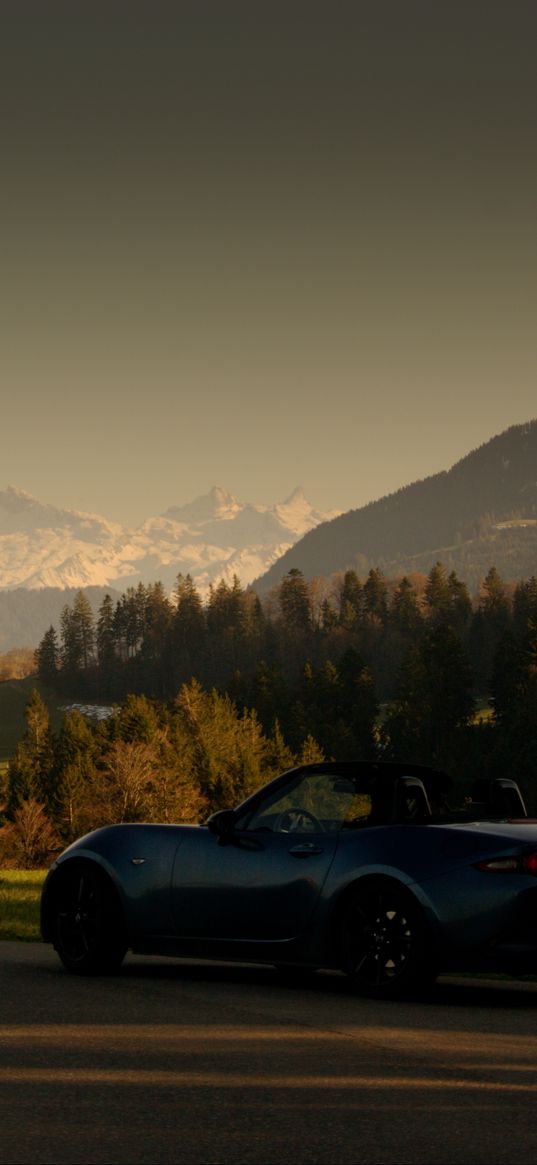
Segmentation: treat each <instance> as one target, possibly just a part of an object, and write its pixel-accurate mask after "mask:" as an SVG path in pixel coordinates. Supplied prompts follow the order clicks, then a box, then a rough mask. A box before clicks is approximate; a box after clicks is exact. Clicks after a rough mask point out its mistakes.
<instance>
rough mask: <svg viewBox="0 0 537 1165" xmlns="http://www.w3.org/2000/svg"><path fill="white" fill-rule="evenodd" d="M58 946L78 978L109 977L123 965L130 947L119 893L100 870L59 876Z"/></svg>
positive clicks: (82, 868)
mask: <svg viewBox="0 0 537 1165" xmlns="http://www.w3.org/2000/svg"><path fill="white" fill-rule="evenodd" d="M54 946H55V948H56V950H57V952H58V954H59V956H60V959H61V961H62V963H63V964H64V966H65V967H67V970H68V971H72V972H73V973H74V974H76V975H99V974H109V973H111V972H113V971H116V970H117V969H118V967H119V966H120V965H121V963H122V961H123V959H124V957H125V953H126V950H127V943H126V941H125V936H124V928H123V924H122V919H121V916H120V911H119V907H118V903H117V899H116V894H115V890H114V888H113V886H112V885H111V883H110V882H109V881H108V879H107V878H106V876H105V875H103V874H102V873H101V872H100V870H98V869H97V868H96V867H92V866H91V865H89V864H87V865H77V866H74V867H73V868H72V869H66V870H65V871H62V872H61V873H60V874H59V875H58V883H57V886H56V888H55V899H54Z"/></svg>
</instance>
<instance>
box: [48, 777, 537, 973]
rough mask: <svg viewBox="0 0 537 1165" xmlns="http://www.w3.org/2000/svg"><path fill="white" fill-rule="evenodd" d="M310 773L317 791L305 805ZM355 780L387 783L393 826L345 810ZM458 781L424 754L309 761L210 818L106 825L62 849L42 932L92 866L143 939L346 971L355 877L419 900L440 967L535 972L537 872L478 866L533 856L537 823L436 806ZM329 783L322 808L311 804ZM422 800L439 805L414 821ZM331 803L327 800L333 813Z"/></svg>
mask: <svg viewBox="0 0 537 1165" xmlns="http://www.w3.org/2000/svg"><path fill="white" fill-rule="evenodd" d="M420 774H422V775H420ZM422 776H423V780H422ZM429 778H430V779H429ZM308 781H309V782H310V787H308V790H307V791H308V797H309V798H310V800H307V799H304V797H303V804H298V805H296V804H294V802H295V801H299V800H300V797H301V796H302V794H303V791H304V789H305V788H306V786H307V782H308ZM349 782H350V783H351V784H352V787H353V789H354V790H355V791H356V790H358V793H357V796H358V799H359V801H360V805H361V804H362V802H363V800H364V797H366V794H367V790H368V789H373V790H374V789H377V790H378V789H379V788H380V790H381V795H380V796H379V801H378V804H380V805H381V806H382V807H383V808H382V812H383V813H384V815H385V819H384V820H383V821H382V822H381V823H377V817H375V812H374V811H375V805H374V797H373V801H372V810H371V817H370V818H369V819H367V820H366V821H365V822H364V820H363V818H362V817H361V816H359V817H358V818H352V819H349V820H348V821H347V820H345V821H343V818H342V820H341V821H339V822H338V821H337V820H336V812H341V813H343V810H338V809H337V805H338V804H339V803H341V804H343V802H345V798H346V797H347V793H346V789H347V786H348V787H349V788H350V784H349ZM401 782H402V785H401ZM405 782H406V784H405ZM446 784H447V780H446V778H445V775H444V774H438V773H435V772H434V770H420V769H418V766H395V765H392V766H390V765H385V766H380V765H367V764H360V763H359V762H356V764H349V763H347V764H345V765H336V764H334V763H330V764H325V765H312V766H303V767H302V768H300V769H296V770H291V772H290V773H287V774H282V776H281V777H279V778H277V779H276V781H273V782H271V783H270V784H269V785H268V786H266V787H265V788H264V789H262V790H259V791H258V792H257V793H256V794H254V796H253V797H250V798H248V800H247V801H246V802H244V803H243V804H242V805H241V806H239V807H238V808H237V809H236V810H234V811H232V812H231V813H225V814H222V813H220V814H216V815H215V817H214V819H211V821H210V822H209V823H208V825H187V826H174V825H150V824H143V823H142V824H123V825H112V826H108V827H104V828H102V829H99V830H96V831H95V832H94V833H91V834H87V835H86V836H85V837H83V838H81V839H79V840H78V841H76V842H75V843H73V845H71V846H70V847H69V848H68V849H67V850H65V851H64V853H63V854H61V855H60V857H59V858H58V859H57V861H56V862H55V863H54V865H53V867H52V868H51V871H50V872H49V875H48V877H47V880H46V883H45V886H44V889H43V896H42V933H43V937H44V939H45V940H46V941H53V942H56V939H55V928H54V910H55V902H56V897H57V887H58V885H59V879H60V878H62V877H63V878H64V877H65V876H66V875H67V876H68V875H69V871H70V870H74V869H75V868H76V869H79V868H80V869H81V868H86V867H87V866H88V865H92V866H96V867H98V869H99V870H100V871H101V872H102V874H103V876H105V877H106V878H107V879H109V883H110V886H111V887H113V889H114V891H115V893H116V894H117V899H118V902H119V903H120V912H121V920H122V925H123V926H124V927H125V935H126V944H127V946H129V947H130V948H131V949H132V950H134V951H146V952H154V953H161V954H175V955H190V956H195V957H203V958H227V959H230V958H231V959H233V958H237V959H241V960H245V959H246V960H247V959H250V960H253V961H256V962H275V963H303V964H304V965H313V966H326V967H338V966H340V950H339V945H338V937H337V936H338V933H339V932H338V927H339V926H340V919H341V916H342V911H343V910H344V908H345V904H346V903H347V902H348V901H349V900H350V899H351V898H352V895H353V894H354V893H355V891H356V889H357V887H362V886H370V885H375V886H380V885H383V886H384V885H391V886H397V887H399V890H400V893H404V894H406V895H407V900H408V901H409V902H410V901H412V902H414V903H415V904H416V907H417V908H419V912H420V915H421V916H422V918H423V922H424V926H425V928H426V932H427V942H428V946H429V948H430V950H431V952H434V958H435V960H436V961H437V962H438V964H439V966H445V967H447V966H450V965H452V964H457V965H461V966H471V965H472V966H473V965H474V964H475V965H480V966H483V967H485V966H489V965H490V966H495V965H496V966H498V967H500V966H504V965H506V966H508V965H512V966H517V967H522V968H523V969H526V970H533V969H537V877H535V874H533V873H531V872H527V871H526V870H524V869H516V870H513V871H509V872H505V871H503V870H501V871H499V872H491V871H489V870H486V871H484V870H483V869H482V868H479V866H478V863H480V862H481V863H482V862H483V861H486V860H488V859H490V858H494V859H498V858H502V857H504V856H505V857H510V856H511V855H515V856H516V855H521V854H523V853H525V852H527V851H530V850H531V851H535V852H537V824H536V823H534V822H529V821H528V820H518V821H508V820H506V819H497V820H489V821H487V820H484V819H483V818H482V817H481V819H479V820H474V821H472V820H471V819H470V820H468V819H465V820H458V819H457V812H455V813H454V814H452V816H453V817H454V818H455V819H454V820H449V818H448V817H442V816H440V817H434V816H433V814H432V812H431V810H430V808H429V802H433V801H434V799H435V798H436V796H437V794H438V793H439V792H442V791H443V790H444V789H445V787H446ZM509 784H510V785H512V782H510V783H509ZM392 785H393V788H392ZM422 785H423V789H422V788H421V786H422ZM321 786H322V788H321ZM317 787H319V788H320V789H321V792H322V797H321V796H319V801H318V805H317V806H316V807H317V810H318V813H317V815H316V814H315V812H312V811H311V810H310V809H308V808H306V807H305V804H306V802H307V804H308V805H310V804H311V797H312V794H311V789H313V790H314V791H315V789H316V788H317ZM401 788H402V789H403V792H402V794H401ZM327 790H328V793H327ZM422 792H423V798H422V799H421V800H419V798H418V799H417V798H416V794H417V793H419V796H420V797H421V794H422ZM508 793H509V796H510V797H512V795H513V790H512V788H509V789H508ZM328 794H329V795H330V796H328ZM502 795H503V793H502ZM323 797H324V801H323V799H322V798H323ZM327 797H328V801H327ZM330 797H332V801H330ZM349 797H350V794H349ZM338 798H339V801H338ZM405 798H406V800H405ZM348 800H349V798H348V797H347V801H348ZM418 801H419V806H420V807H421V809H422V808H423V805H425V806H426V811H427V815H426V816H425V817H424V818H423V819H420V820H419V821H414V820H407V819H406V818H405V816H404V815H405V814H406V813H407V811H408V810H409V806H410V809H411V810H412V812H414V811H415V808H416V804H418ZM422 803H423V804H422ZM353 804H355V802H353ZM282 805H283V806H284V809H283V810H282ZM319 805H324V806H325V807H326V805H329V807H328V809H327V811H326V815H325V816H324V817H322V818H321V816H320V810H319ZM314 808H315V805H314ZM421 809H420V811H421ZM377 810H378V805H377ZM424 812H425V811H424ZM442 813H444V809H442ZM398 814H399V816H400V817H401V819H398Z"/></svg>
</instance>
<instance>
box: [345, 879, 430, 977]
mask: <svg viewBox="0 0 537 1165" xmlns="http://www.w3.org/2000/svg"><path fill="white" fill-rule="evenodd" d="M340 943H341V967H342V970H343V971H344V972H345V973H346V974H347V975H348V976H349V979H350V980H351V982H352V985H353V986H354V987H355V989H356V990H357V991H360V992H361V993H363V994H367V995H376V996H379V997H382V996H397V995H403V994H408V993H411V992H412V991H415V990H416V989H419V988H422V987H424V986H425V985H427V984H430V983H432V982H433V981H434V979H435V978H436V973H437V972H436V968H435V964H434V959H433V956H432V951H431V944H430V941H429V938H428V934H427V927H426V923H425V919H424V916H423V913H422V911H421V909H420V907H419V905H418V903H417V902H416V901H415V899H414V898H413V897H412V896H411V894H410V893H409V892H408V891H407V890H405V888H404V887H403V886H401V885H400V884H399V883H398V882H395V881H393V880H392V879H389V878H379V879H370V880H364V883H363V885H357V886H356V887H355V888H354V890H353V891H352V892H351V894H350V896H349V899H348V901H347V903H346V906H345V908H344V910H343V914H342V917H341V925H340Z"/></svg>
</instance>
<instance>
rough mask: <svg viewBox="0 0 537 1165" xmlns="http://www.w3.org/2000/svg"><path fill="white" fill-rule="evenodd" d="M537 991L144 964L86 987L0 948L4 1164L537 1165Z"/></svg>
mask: <svg viewBox="0 0 537 1165" xmlns="http://www.w3.org/2000/svg"><path fill="white" fill-rule="evenodd" d="M536 1035H537V984H533V983H520V984H512V983H502V982H489V983H486V982H484V981H483V980H471V979H456V980H454V979H448V978H444V979H442V980H440V981H439V983H438V985H437V986H436V987H435V988H434V989H433V990H432V991H431V992H430V993H429V995H428V997H427V998H426V999H424V1000H420V1001H419V1002H411V1003H387V1002H382V1003H378V1002H372V1001H369V1000H365V999H360V998H356V997H354V996H353V995H352V994H350V993H349V991H348V988H347V986H346V983H345V981H344V980H343V978H340V977H339V976H335V975H318V976H313V977H312V978H310V979H309V980H307V981H306V982H305V983H303V984H301V985H298V984H296V983H286V982H283V981H282V980H281V979H280V978H279V977H278V975H277V973H276V972H274V971H272V970H270V969H265V968H251V967H250V968H246V967H242V966H241V967H238V966H237V967H233V966H230V965H218V966H217V965H210V964H203V963H197V964H196V963H192V962H190V963H186V962H184V963H180V962H174V961H172V960H166V959H146V958H141V957H134V956H131V957H129V958H128V959H127V961H126V963H125V965H124V968H123V971H122V973H121V974H119V975H117V976H115V977H113V978H101V979H78V978H75V977H73V976H69V975H68V974H67V973H66V972H64V971H63V969H62V968H61V966H60V964H59V962H58V960H57V958H56V956H55V955H54V952H53V951H51V949H50V948H49V947H46V946H43V945H41V944H38V943H28V944H26V943H6V942H4V943H0V1085H1V1087H0V1161H1V1162H2V1163H3V1165H4V1163H5V1165H8V1163H10V1165H19V1163H24V1165H28V1163H32V1165H33V1163H36V1165H41V1163H45V1162H46V1163H49V1162H50V1163H55V1165H64V1163H66V1165H67V1163H69V1165H78V1163H86V1162H88V1163H89V1162H91V1163H92V1165H100V1163H101V1162H102V1163H103V1165H104V1163H105V1162H110V1163H120V1162H121V1163H127V1165H130V1163H135V1162H136V1163H137V1162H154V1163H155V1165H156V1163H157V1162H162V1163H163V1165H166V1163H168V1162H174V1163H175V1162H177V1163H185V1165H190V1163H192V1165H197V1163H203V1165H212V1163H213V1162H214V1163H219V1165H228V1163H233V1165H242V1163H246V1162H256V1163H257V1162H267V1163H272V1162H274V1163H275V1165H287V1163H292V1165H301V1163H309V1162H317V1163H325V1162H326V1163H334V1165H339V1163H347V1162H348V1163H352V1165H360V1163H362V1162H363V1163H367V1165H371V1163H380V1162H386V1163H389V1165H403V1163H407V1162H408V1163H409V1165H410V1163H412V1165H419V1163H421V1162H423V1163H425V1162H427V1163H428V1162H431V1163H432V1165H444V1163H448V1162H449V1163H451V1162H461V1163H462V1162H464V1163H465V1165H470V1163H472V1162H483V1163H485V1162H486V1165H495V1163H503V1162H506V1163H507V1162H514V1163H516V1162H524V1165H527V1163H528V1162H531V1161H535V1160H537V1071H536V1069H537V1040H536V1038H535V1037H536Z"/></svg>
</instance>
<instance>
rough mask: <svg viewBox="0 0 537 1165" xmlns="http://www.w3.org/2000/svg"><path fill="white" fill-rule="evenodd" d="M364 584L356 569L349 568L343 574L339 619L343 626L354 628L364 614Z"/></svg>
mask: <svg viewBox="0 0 537 1165" xmlns="http://www.w3.org/2000/svg"><path fill="white" fill-rule="evenodd" d="M362 603H363V592H362V584H361V582H360V580H359V578H358V575H357V574H356V571H355V570H347V571H345V574H344V576H343V583H342V586H341V593H340V596H339V621H340V623H341V626H342V627H345V628H347V629H348V630H350V629H352V628H353V627H355V626H356V624H357V623H358V621H359V619H360V617H361V614H362Z"/></svg>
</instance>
